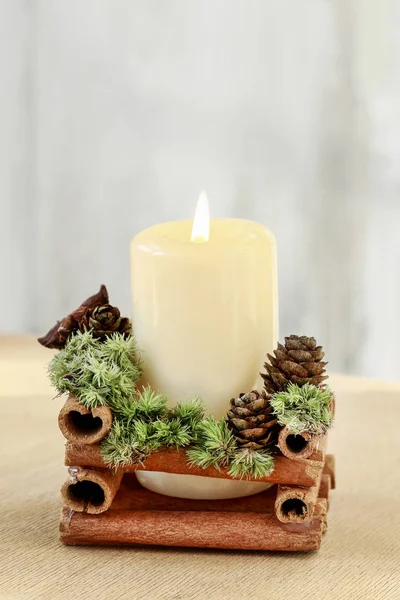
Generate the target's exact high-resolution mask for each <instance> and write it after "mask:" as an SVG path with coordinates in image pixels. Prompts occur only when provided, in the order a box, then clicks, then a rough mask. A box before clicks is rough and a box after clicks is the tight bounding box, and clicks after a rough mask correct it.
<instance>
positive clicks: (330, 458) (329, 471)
mask: <svg viewBox="0 0 400 600" xmlns="http://www.w3.org/2000/svg"><path fill="white" fill-rule="evenodd" d="M322 472H323V473H325V474H326V475H329V476H330V478H331V489H332V490H334V489H335V488H336V476H335V472H336V471H335V457H334V455H333V454H327V455H326V457H325V464H324V468H323V471H322Z"/></svg>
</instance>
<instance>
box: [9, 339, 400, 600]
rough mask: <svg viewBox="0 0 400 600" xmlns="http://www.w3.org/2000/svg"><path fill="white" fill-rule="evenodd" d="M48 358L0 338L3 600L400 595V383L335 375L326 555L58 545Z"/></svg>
mask: <svg viewBox="0 0 400 600" xmlns="http://www.w3.org/2000/svg"><path fill="white" fill-rule="evenodd" d="M50 357H51V352H50V351H46V350H45V349H42V348H40V347H39V345H36V344H35V342H34V341H33V340H32V339H30V338H1V337H0V416H1V425H2V426H1V442H0V445H1V463H0V486H1V494H0V536H1V542H0V557H1V558H0V561H1V568H0V599H4V598H10V599H11V598H12V599H19V598H32V599H36V598H40V599H46V600H57V599H59V598H60V599H61V598H62V599H68V600H71V599H72V600H75V599H80V598H82V599H91V598H94V599H96V600H102V599H107V600H114V599H125V598H126V599H130V600H132V599H133V600H136V599H138V600H139V599H142V598H149V599H151V600H157V599H162V600H169V599H171V600H172V599H174V600H178V599H182V600H189V599H193V600H200V599H203V598H204V599H207V600H213V599H219V600H225V599H226V600H236V599H247V598H249V599H255V600H258V599H260V600H262V599H268V600H275V599H276V600H280V599H284V598H285V599H289V598H295V599H296V600H302V599H304V600H305V599H307V600H309V599H312V598H316V599H318V600H324V599H327V598H329V599H332V600H333V599H337V600H344V599H346V600H347V599H351V600H358V599H360V600H361V599H362V600H368V599H375V600H377V599H389V598H390V599H393V600H395V599H398V598H400V573H399V570H400V441H399V440H400V436H399V423H400V384H399V385H396V384H378V383H374V382H370V381H367V380H359V379H353V378H346V377H332V379H331V385H332V386H333V387H335V388H336V391H337V417H336V426H335V428H334V430H333V431H332V433H331V435H330V444H329V450H330V451H333V452H334V453H335V454H336V460H337V486H338V487H337V489H336V490H335V491H334V492H333V493H332V499H331V509H330V514H329V528H328V533H327V534H326V536H325V537H324V540H323V543H322V547H321V550H320V551H319V552H317V553H310V554H305V553H304V554H297V555H296V554H279V553H275V554H267V553H264V554H263V553H255V552H254V553H244V552H239V551H238V552H223V551H201V550H181V549H166V548H162V549H158V548H124V549H118V548H82V547H81V548H79V547H77V548H72V547H64V546H62V545H60V543H59V542H58V531H57V530H58V519H59V513H60V509H61V501H60V497H59V489H60V486H61V484H62V482H63V481H64V479H65V476H66V469H65V467H63V446H64V442H63V438H62V436H61V434H60V432H59V430H58V427H57V414H58V411H59V409H60V407H61V405H62V402H61V401H60V400H53V399H52V398H53V393H52V390H51V389H50V388H49V386H48V384H47V380H46V372H45V363H46V362H47V361H48V360H49V358H50ZM260 535H262V533H261V532H260Z"/></svg>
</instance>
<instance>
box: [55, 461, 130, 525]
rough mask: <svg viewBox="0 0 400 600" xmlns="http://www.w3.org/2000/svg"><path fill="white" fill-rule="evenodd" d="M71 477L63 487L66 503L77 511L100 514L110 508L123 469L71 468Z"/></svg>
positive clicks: (63, 496)
mask: <svg viewBox="0 0 400 600" xmlns="http://www.w3.org/2000/svg"><path fill="white" fill-rule="evenodd" d="M69 472H70V475H71V477H70V478H69V479H67V481H66V482H65V483H64V484H63V486H62V488H61V497H62V499H63V500H64V503H65V505H66V506H67V507H68V508H70V509H72V510H74V511H77V512H86V513H89V514H92V515H98V514H100V513H102V512H104V511H106V510H107V509H108V508H110V506H111V503H112V501H113V500H114V497H115V495H116V493H117V491H118V489H119V486H120V483H121V479H122V477H123V474H124V473H123V470H122V469H119V470H118V471H116V472H114V471H111V470H106V469H103V470H98V469H82V468H81V467H74V468H70V470H69Z"/></svg>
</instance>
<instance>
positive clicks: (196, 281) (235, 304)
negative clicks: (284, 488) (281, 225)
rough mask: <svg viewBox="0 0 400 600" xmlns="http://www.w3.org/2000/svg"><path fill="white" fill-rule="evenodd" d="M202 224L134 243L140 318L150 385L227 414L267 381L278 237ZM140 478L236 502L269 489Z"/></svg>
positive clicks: (161, 230)
mask: <svg viewBox="0 0 400 600" xmlns="http://www.w3.org/2000/svg"><path fill="white" fill-rule="evenodd" d="M202 202H203V204H204V200H203V201H202ZM198 219H200V221H201V215H199V216H198ZM203 220H204V223H203V229H202V231H203V233H202V232H201V231H200V232H199V231H198V230H197V229H196V227H197V224H196V226H195V227H193V221H177V222H172V223H162V224H160V225H155V226H154V227H150V228H149V229H146V230H145V231H142V232H141V233H139V234H138V235H137V236H136V237H135V238H134V239H133V240H132V243H131V282H132V297H133V319H132V322H133V333H134V335H135V337H136V340H137V343H138V346H139V348H140V350H141V352H142V358H143V373H144V377H143V378H144V382H145V383H146V384H150V385H151V387H152V388H153V389H154V390H156V391H160V392H162V393H163V394H166V395H167V396H168V398H169V401H170V403H171V404H172V403H175V402H177V401H180V400H187V399H190V398H195V397H201V398H202V399H203V401H204V404H205V407H206V411H207V413H208V414H213V415H215V417H216V418H220V417H222V416H225V414H226V412H227V410H228V408H229V401H230V399H231V398H232V397H234V396H237V395H238V394H239V393H240V392H248V391H251V390H252V389H254V387H256V386H258V387H259V384H260V378H259V372H260V370H261V368H262V365H263V361H264V358H265V354H266V352H271V351H272V350H273V349H274V348H275V347H276V342H277V336H278V294H277V267H276V249H275V238H274V236H273V234H272V233H271V232H270V231H269V230H268V229H267V228H266V227H264V226H263V225H260V224H258V223H254V222H252V221H246V220H241V219H211V221H210V223H209V232H207V226H208V216H207V217H206V219H204V215H203ZM192 230H193V240H192ZM137 476H138V479H139V481H140V482H141V483H142V485H144V486H145V487H147V488H149V489H151V490H153V491H156V492H158V493H162V494H166V495H169V496H178V497H186V498H209V499H217V498H230V497H232V498H233V497H239V496H246V495H249V494H254V493H256V492H259V491H262V490H263V489H266V487H268V484H265V483H257V482H245V481H231V480H222V479H211V478H207V477H195V476H192V475H173V474H164V473H150V472H145V471H144V472H140V473H138V474H137Z"/></svg>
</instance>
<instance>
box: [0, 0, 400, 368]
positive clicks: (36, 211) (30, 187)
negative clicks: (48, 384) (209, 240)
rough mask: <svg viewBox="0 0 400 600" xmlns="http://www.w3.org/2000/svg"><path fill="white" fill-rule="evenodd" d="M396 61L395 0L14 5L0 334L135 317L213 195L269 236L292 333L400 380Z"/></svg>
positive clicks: (3, 147) (5, 82)
mask: <svg viewBox="0 0 400 600" xmlns="http://www.w3.org/2000/svg"><path fill="white" fill-rule="evenodd" d="M399 64H400V3H399V2H398V1H397V0H302V1H301V2H299V1H298V0H234V1H232V0H197V1H196V0H169V1H165V0H0V76H1V94H0V203H1V213H0V218H1V235H0V255H1V273H0V276H1V279H0V281H1V290H2V293H1V298H2V302H1V311H0V330H1V331H2V332H42V333H43V332H45V331H46V330H47V329H48V328H49V327H50V326H51V325H53V323H54V322H55V320H56V319H57V318H60V317H62V316H63V315H65V314H66V313H68V312H70V311H71V310H72V309H73V308H75V307H76V306H77V305H78V304H79V303H80V302H81V301H82V300H83V299H84V298H85V297H86V296H88V295H90V294H91V293H93V292H95V291H96V290H97V288H98V286H99V284H100V283H101V282H104V283H106V284H107V285H108V287H109V290H110V293H111V300H112V302H113V303H114V304H118V305H120V306H121V307H122V308H123V309H124V311H125V312H127V313H128V312H129V311H130V291H129V242H130V239H131V237H132V236H133V235H134V234H135V233H137V232H138V231H139V230H140V229H142V228H144V227H147V226H149V225H152V224H154V223H157V222H160V221H164V220H173V219H180V218H188V217H192V215H193V212H194V207H195V204H196V201H197V197H198V194H199V191H200V190H201V189H202V188H204V189H206V190H207V193H208V196H209V200H210V204H211V211H212V215H213V216H236V217H247V218H249V219H254V220H258V221H261V222H262V223H264V224H265V225H267V226H268V227H269V228H270V229H271V230H272V231H274V233H275V235H276V237H277V242H278V253H279V254H278V260H279V288H280V307H281V308H280V321H281V337H283V335H285V334H288V333H297V332H299V333H306V334H309V335H315V336H316V337H317V338H318V340H319V341H320V342H321V343H322V344H323V345H324V346H325V348H326V352H327V356H328V358H329V360H330V363H331V364H330V367H331V369H334V370H336V371H342V372H347V373H356V374H357V373H358V374H364V375H368V376H372V377H379V378H390V379H396V378H399V373H400V369H399V365H400V363H399V358H398V349H397V340H398V339H399V337H400V319H399V312H400V277H399V263H400V236H399V229H400V169H399V161H400V67H399ZM245 293H251V290H245ZM254 293H257V291H256V290H254Z"/></svg>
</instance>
